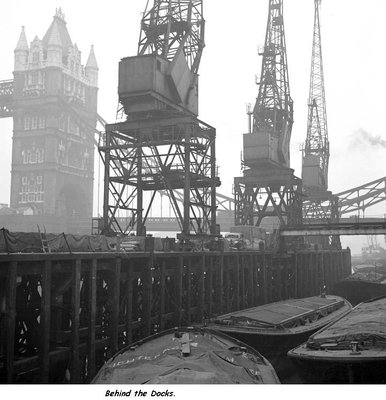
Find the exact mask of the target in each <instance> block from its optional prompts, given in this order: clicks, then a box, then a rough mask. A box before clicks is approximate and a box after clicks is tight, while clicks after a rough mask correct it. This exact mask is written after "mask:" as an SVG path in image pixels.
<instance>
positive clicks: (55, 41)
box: [47, 24, 62, 46]
mask: <svg viewBox="0 0 386 400" xmlns="http://www.w3.org/2000/svg"><path fill="white" fill-rule="evenodd" d="M47 45H48V46H62V40H61V38H60V32H59V28H58V25H57V24H53V25H52V29H51V32H50V35H49V37H48V42H47Z"/></svg>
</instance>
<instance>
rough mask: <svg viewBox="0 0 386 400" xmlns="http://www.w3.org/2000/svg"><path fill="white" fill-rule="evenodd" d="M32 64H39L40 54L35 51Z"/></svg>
mask: <svg viewBox="0 0 386 400" xmlns="http://www.w3.org/2000/svg"><path fill="white" fill-rule="evenodd" d="M32 62H33V63H38V62H39V52H38V51H35V52H34V53H33V54H32Z"/></svg>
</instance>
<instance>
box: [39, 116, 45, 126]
mask: <svg viewBox="0 0 386 400" xmlns="http://www.w3.org/2000/svg"><path fill="white" fill-rule="evenodd" d="M45 126H46V119H45V117H39V129H44V128H45Z"/></svg>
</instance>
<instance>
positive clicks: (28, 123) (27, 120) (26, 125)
mask: <svg viewBox="0 0 386 400" xmlns="http://www.w3.org/2000/svg"><path fill="white" fill-rule="evenodd" d="M29 129H31V118H30V117H24V130H26V131H28V130H29Z"/></svg>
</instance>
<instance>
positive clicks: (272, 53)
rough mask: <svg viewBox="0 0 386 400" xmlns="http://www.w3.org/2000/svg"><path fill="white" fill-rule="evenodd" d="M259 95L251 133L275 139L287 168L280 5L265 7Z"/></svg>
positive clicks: (288, 103)
mask: <svg viewBox="0 0 386 400" xmlns="http://www.w3.org/2000/svg"><path fill="white" fill-rule="evenodd" d="M259 54H260V55H262V56H263V61H262V68H261V79H260V83H259V94H258V97H257V100H256V104H255V108H254V110H253V133H256V134H259V133H260V132H271V133H273V135H275V136H276V137H278V138H279V146H278V153H279V160H280V163H281V164H283V165H286V166H288V167H289V151H288V150H289V142H290V138H291V131H292V125H293V101H292V99H291V95H290V87H289V78H288V67H287V65H288V63H287V51H286V41H285V32H284V19H283V1H282V0H271V1H270V3H269V13H268V24H267V32H266V37H265V44H264V48H263V51H262V52H259Z"/></svg>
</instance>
